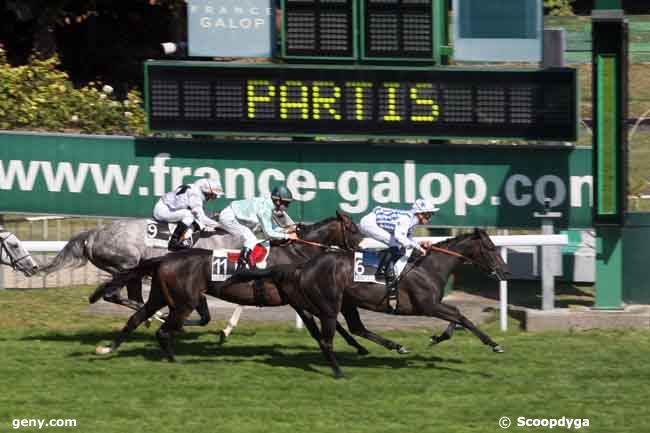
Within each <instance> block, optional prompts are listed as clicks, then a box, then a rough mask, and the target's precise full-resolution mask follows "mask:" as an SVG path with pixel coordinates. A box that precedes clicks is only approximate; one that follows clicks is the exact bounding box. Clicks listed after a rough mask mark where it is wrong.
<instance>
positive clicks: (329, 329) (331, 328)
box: [320, 316, 343, 379]
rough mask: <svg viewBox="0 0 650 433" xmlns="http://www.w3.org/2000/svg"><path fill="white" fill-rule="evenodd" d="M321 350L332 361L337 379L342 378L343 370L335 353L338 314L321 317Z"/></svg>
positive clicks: (333, 371) (331, 365)
mask: <svg viewBox="0 0 650 433" xmlns="http://www.w3.org/2000/svg"><path fill="white" fill-rule="evenodd" d="M320 325H321V334H322V339H321V344H320V346H321V351H322V352H323V355H324V356H325V359H326V360H327V361H328V362H329V363H330V367H332V373H333V374H334V378H335V379H341V378H342V377H343V371H341V368H340V367H339V363H338V361H337V360H336V355H335V354H334V335H335V334H336V316H333V317H321V318H320Z"/></svg>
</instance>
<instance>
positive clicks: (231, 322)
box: [218, 305, 244, 345]
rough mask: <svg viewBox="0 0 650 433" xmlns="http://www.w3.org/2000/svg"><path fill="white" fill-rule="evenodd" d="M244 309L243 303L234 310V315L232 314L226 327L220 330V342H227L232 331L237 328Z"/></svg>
mask: <svg viewBox="0 0 650 433" xmlns="http://www.w3.org/2000/svg"><path fill="white" fill-rule="evenodd" d="M242 311H244V307H242V306H241V305H237V307H235V311H233V312H232V316H230V320H228V324H227V325H226V327H225V328H224V329H222V330H221V332H219V341H218V343H219V344H220V345H221V344H223V343H225V341H226V338H228V336H229V335H230V333H231V332H232V331H233V330H234V329H235V327H236V326H237V324H238V323H239V318H240V317H241V313H242Z"/></svg>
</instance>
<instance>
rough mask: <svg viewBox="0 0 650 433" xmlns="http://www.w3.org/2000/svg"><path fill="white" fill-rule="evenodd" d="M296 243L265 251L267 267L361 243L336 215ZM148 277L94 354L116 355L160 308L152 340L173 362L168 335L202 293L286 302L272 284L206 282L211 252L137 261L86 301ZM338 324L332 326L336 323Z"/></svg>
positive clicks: (348, 222)
mask: <svg viewBox="0 0 650 433" xmlns="http://www.w3.org/2000/svg"><path fill="white" fill-rule="evenodd" d="M299 233H300V239H299V240H298V241H295V242H285V243H283V244H281V245H276V246H274V247H272V248H271V252H270V253H269V257H268V264H269V265H277V264H282V263H303V262H306V261H307V260H309V259H311V258H313V257H314V256H315V255H317V254H320V253H322V252H323V250H324V249H327V248H329V246H333V247H334V248H339V249H341V250H353V249H354V248H356V247H357V246H358V245H359V242H361V240H362V239H363V236H362V234H361V232H360V231H359V229H358V227H357V226H356V224H354V222H353V221H352V219H351V218H350V217H349V216H348V215H346V214H344V213H342V212H337V215H336V217H335V218H328V219H326V220H323V221H321V222H319V223H316V224H313V225H301V226H300V230H299ZM144 276H151V277H152V281H151V292H150V294H149V299H148V300H147V302H146V304H145V305H144V306H143V307H142V308H141V309H140V310H138V311H137V312H136V313H135V314H133V315H132V316H131V317H130V318H129V320H128V322H127V324H126V325H125V326H124V328H123V329H122V331H121V332H120V334H119V335H118V336H117V338H116V339H115V340H114V341H113V342H112V344H111V346H110V347H109V348H104V347H98V349H97V353H99V354H105V353H111V352H114V351H115V350H117V348H118V347H119V346H120V344H121V343H122V342H123V341H124V340H125V339H126V338H127V336H128V335H129V334H130V333H131V332H132V331H133V330H134V329H136V328H137V327H138V326H139V325H140V324H141V323H142V322H143V321H145V320H147V319H148V318H149V317H151V316H152V315H153V314H154V313H155V312H156V311H158V310H159V309H160V308H162V307H164V306H167V307H169V315H168V316H167V318H166V320H165V323H164V324H163V325H162V326H161V327H160V329H159V330H158V331H157V332H156V338H157V339H158V342H159V343H160V345H161V347H162V349H163V351H164V352H165V354H166V356H167V357H168V359H169V360H170V361H173V360H174V353H173V350H172V336H173V334H174V333H175V332H177V331H179V330H180V329H181V328H182V326H183V323H184V320H185V319H186V318H187V316H189V314H190V313H191V312H192V310H194V309H195V308H196V307H197V306H198V305H199V304H200V303H201V302H202V299H204V296H203V294H204V293H207V294H209V295H212V296H215V297H218V298H221V299H224V300H226V301H229V302H233V303H236V304H239V305H258V306H268V307H272V306H282V305H287V304H288V303H289V301H288V297H287V296H286V294H285V293H283V292H282V291H281V290H279V289H278V287H277V286H275V285H274V284H273V283H272V282H268V281H267V282H262V281H260V282H249V281H246V282H242V283H240V284H230V283H227V282H226V283H227V284H226V283H217V282H213V281H211V280H212V251H211V250H203V249H192V250H187V251H179V252H175V253H170V254H167V255H166V256H161V257H156V258H152V259H149V260H145V261H143V262H142V263H141V264H139V265H138V266H136V267H135V268H133V269H131V270H128V271H124V272H121V273H118V274H116V275H114V276H113V278H112V279H111V280H110V281H108V282H105V283H103V284H102V285H101V286H100V287H99V288H98V289H97V290H96V291H95V293H94V294H93V295H92V296H91V298H90V301H91V302H95V301H97V300H98V299H100V298H101V296H102V294H103V293H106V292H110V291H111V290H113V289H114V288H116V287H121V286H122V285H123V284H124V282H125V281H129V280H132V279H134V278H140V279H141V278H143V277H144ZM296 311H297V312H298V314H299V315H300V317H301V318H302V320H303V321H304V323H305V325H306V326H307V328H308V329H309V331H310V332H312V333H316V334H314V338H316V339H317V340H319V339H320V333H319V332H318V328H317V326H316V324H315V322H314V319H313V317H312V316H311V314H309V313H307V312H305V311H303V310H301V309H300V308H299V307H296ZM337 325H338V324H337ZM338 329H339V331H340V332H341V335H342V336H343V337H344V338H345V339H346V341H347V342H348V343H349V344H351V345H352V346H354V347H355V348H356V349H357V350H358V352H359V353H360V354H366V353H368V351H367V350H366V349H365V348H363V347H362V346H361V345H359V344H358V343H357V342H356V341H355V340H354V338H353V337H352V336H350V334H348V333H347V331H345V329H344V328H343V327H342V326H340V325H338Z"/></svg>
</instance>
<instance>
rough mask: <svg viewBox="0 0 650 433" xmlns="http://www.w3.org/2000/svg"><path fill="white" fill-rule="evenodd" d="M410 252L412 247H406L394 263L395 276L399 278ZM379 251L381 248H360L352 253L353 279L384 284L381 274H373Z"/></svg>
mask: <svg viewBox="0 0 650 433" xmlns="http://www.w3.org/2000/svg"><path fill="white" fill-rule="evenodd" d="M412 252H413V249H412V248H409V249H407V250H406V252H405V253H404V255H403V256H402V257H400V259H399V260H398V261H397V262H396V263H395V267H394V269H395V277H397V278H399V276H400V274H401V273H402V271H403V270H404V268H405V267H406V263H408V260H409V257H410V256H411V253H412ZM381 253H382V251H381V250H361V251H356V252H355V253H354V281H357V282H363V283H377V284H386V281H385V280H384V277H383V276H382V277H379V278H377V276H376V275H375V274H376V273H377V269H378V266H379V258H380V257H381Z"/></svg>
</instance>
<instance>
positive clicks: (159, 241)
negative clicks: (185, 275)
mask: <svg viewBox="0 0 650 433" xmlns="http://www.w3.org/2000/svg"><path fill="white" fill-rule="evenodd" d="M174 230H176V224H175V223H168V222H163V221H157V220H155V219H151V218H149V219H147V227H146V229H145V233H144V245H145V246H147V247H150V248H164V249H167V246H168V245H169V239H170V238H171V237H172V234H173V233H174ZM215 230H223V231H224V233H227V232H226V231H225V229H223V228H222V227H221V226H220V225H219V226H217V227H216V228H215ZM199 237H200V233H199V232H194V233H193V234H192V245H194V244H195V243H196V241H197V240H198V239H199Z"/></svg>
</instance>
